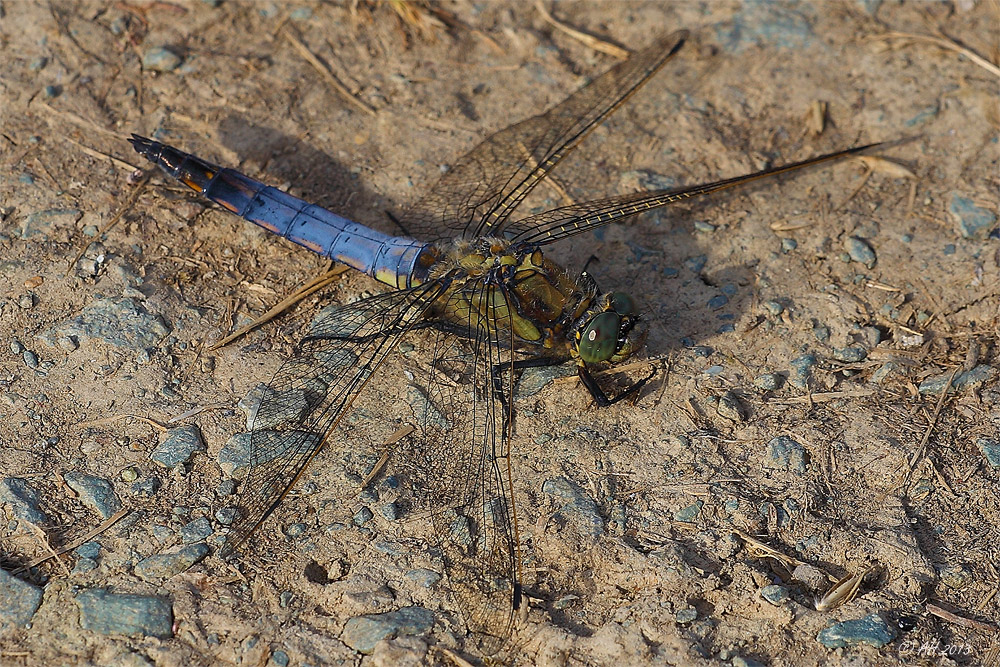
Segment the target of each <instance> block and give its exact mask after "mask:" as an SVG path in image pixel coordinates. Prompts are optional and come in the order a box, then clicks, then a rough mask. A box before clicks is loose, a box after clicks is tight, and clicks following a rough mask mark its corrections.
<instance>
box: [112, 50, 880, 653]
mask: <svg viewBox="0 0 1000 667" xmlns="http://www.w3.org/2000/svg"><path fill="white" fill-rule="evenodd" d="M687 37H688V33H687V31H683V30H681V31H677V32H674V33H671V34H669V35H665V36H661V37H659V38H658V39H656V40H655V41H654V42H653V43H651V44H650V45H649V46H648V47H646V48H644V49H642V50H639V51H636V52H635V53H633V54H632V55H631V56H630V57H629V58H628V59H627V60H625V61H623V62H621V63H619V64H617V65H616V66H614V67H612V68H611V69H609V70H608V71H606V72H605V73H603V74H602V75H600V76H599V77H597V78H596V79H594V80H592V81H591V82H590V83H589V84H587V85H585V86H584V87H582V88H581V89H579V90H578V91H576V92H575V93H573V94H571V95H570V96H569V97H567V98H566V99H564V100H563V101H562V102H560V103H559V104H557V105H555V106H554V107H552V108H551V109H549V110H548V111H546V112H545V113H542V114H540V115H537V116H534V117H532V118H529V119H527V120H524V121H522V122H519V123H516V124H514V125H511V126H510V127H507V128H506V129H504V130H501V131H499V132H497V133H496V134H493V135H492V136H490V137H488V138H487V139H485V140H484V141H483V142H482V143H480V144H479V145H477V146H476V147H475V148H473V149H472V150H471V151H470V152H469V153H467V154H466V155H465V156H463V157H462V158H460V159H459V160H457V161H456V162H455V163H454V165H453V166H452V167H451V169H450V170H449V171H448V172H446V173H445V174H444V175H442V176H441V177H440V180H439V181H438V182H437V183H436V185H434V186H433V187H432V188H431V189H430V190H429V191H428V192H427V193H426V194H425V195H424V196H423V197H421V198H419V199H418V200H417V201H416V202H415V203H414V204H413V205H412V207H410V209H409V210H408V211H406V212H405V213H404V214H403V215H402V216H400V217H399V222H400V226H401V227H402V228H403V229H404V230H405V232H406V234H405V235H404V236H390V235H387V234H383V233H381V232H378V231H376V230H374V229H371V228H368V227H366V226H363V225H360V224H358V223H355V222H352V221H350V220H348V219H346V218H344V217H341V216H340V215H338V214H336V213H333V212H331V211H328V210H326V209H324V208H321V207H319V206H316V205H314V204H310V203H308V202H307V201H304V200H302V199H299V198H297V197H294V196H292V195H290V194H288V193H286V192H284V191H281V190H279V189H276V188H274V187H271V186H268V185H265V184H264V183H262V182H260V181H258V180H256V179H253V178H250V177H249V176H246V175H244V174H241V173H239V172H238V171H235V170H233V169H229V168H222V167H219V166H216V165H214V164H211V163H210V162H207V161H205V160H202V159H200V158H198V157H195V156H193V155H190V154H188V153H184V152H182V151H180V150H178V149H176V148H173V147H171V146H168V145H165V144H163V143H160V142H158V141H154V140H151V139H147V138H145V137H142V136H139V135H132V138H131V140H130V141H131V143H132V146H133V147H134V148H135V150H136V151H138V152H139V153H140V154H141V155H143V156H144V157H146V158H147V159H148V160H150V161H152V162H153V163H155V164H156V165H158V166H159V167H160V168H162V170H163V171H165V172H166V173H167V174H168V175H170V176H171V177H173V178H175V179H177V180H179V181H180V182H181V183H183V184H184V185H185V186H187V187H188V188H190V189H191V190H193V191H195V192H197V193H199V194H200V195H202V196H203V197H206V198H207V199H209V200H211V201H213V202H215V203H217V204H219V205H221V206H222V207H223V208H225V209H227V210H229V211H231V212H232V213H235V214H236V215H238V216H240V217H242V218H244V219H246V220H248V221H250V222H253V223H255V224H257V225H259V226H261V227H263V228H265V229H267V230H269V231H271V232H273V233H275V234H278V235H280V236H282V237H284V238H286V239H288V240H290V241H293V242H294V243H297V244H299V245H301V246H304V247H305V248H308V249H309V250H312V251H314V252H316V253H319V254H320V255H322V256H324V257H328V258H330V259H333V260H336V261H337V262H341V263H343V264H346V265H347V266H349V267H352V268H354V269H356V270H358V271H361V272H363V273H365V274H367V275H368V276H371V277H372V278H374V279H375V280H377V281H379V282H381V283H384V284H385V285H386V286H388V287H389V288H390V289H388V290H386V291H385V292H383V293H379V294H376V295H374V296H371V297H368V298H364V299H361V300H359V301H356V302H354V303H350V304H347V305H338V306H333V307H331V308H328V309H326V310H324V312H323V314H322V316H320V317H317V319H316V320H314V322H313V323H312V326H311V329H310V331H309V333H308V334H307V335H305V336H304V337H303V338H302V340H301V341H300V342H299V343H298V345H297V347H296V349H295V352H294V353H293V356H292V357H291V358H289V359H288V360H286V361H285V362H284V363H283V365H282V366H281V367H280V369H279V370H278V371H277V373H276V374H275V376H274V377H273V378H272V379H271V381H270V382H269V383H268V384H267V385H266V386H267V389H266V391H265V392H264V394H263V397H262V398H261V401H260V405H259V408H258V409H257V411H256V414H255V416H254V418H253V426H252V429H251V435H250V454H249V466H248V469H249V472H248V474H247V476H246V479H245V480H244V481H243V482H242V484H241V489H240V493H239V496H238V500H237V502H236V505H237V507H236V509H237V518H236V519H235V520H234V521H233V523H232V524H231V526H230V529H229V532H228V534H227V536H226V541H225V543H224V545H223V547H222V549H221V550H220V555H221V556H222V557H228V556H229V555H231V554H232V553H233V552H234V551H235V550H236V549H237V548H238V547H240V546H241V545H242V544H243V543H244V542H245V541H246V540H247V539H248V538H249V537H250V536H251V535H253V534H254V532H255V531H256V530H257V528H258V527H259V526H260V525H261V524H262V523H263V522H264V521H265V520H266V519H267V518H268V516H269V515H271V513H272V512H274V510H275V509H276V508H277V507H278V506H279V505H280V504H281V502H282V499H283V498H284V497H285V496H286V495H287V494H288V493H289V491H290V490H291V489H292V487H293V486H294V485H295V483H296V480H298V479H299V477H300V476H301V475H302V473H303V471H304V470H305V469H306V467H307V466H308V465H309V463H310V462H311V461H312V460H313V459H314V458H315V457H316V455H317V454H318V453H319V452H320V450H321V449H323V448H324V446H325V445H326V444H328V443H332V442H337V444H336V448H338V450H339V451H341V452H344V451H347V449H348V448H349V447H351V446H353V445H352V444H350V443H349V442H338V439H340V436H338V426H339V425H342V424H343V422H344V419H345V415H347V414H348V413H349V412H350V411H351V409H352V405H353V404H354V402H355V400H356V399H357V398H358V396H359V394H360V393H361V391H362V389H364V388H365V387H366V385H368V384H369V383H370V382H371V381H372V378H374V377H376V374H377V373H378V372H379V370H380V367H382V366H383V364H385V363H386V361H387V360H388V359H390V357H391V355H392V352H393V350H394V349H396V348H397V346H398V345H399V343H400V341H401V340H402V339H404V337H406V336H408V335H414V332H417V331H427V332H429V337H430V339H431V340H432V341H433V342H432V343H431V346H430V348H429V349H430V359H431V360H432V361H431V363H430V367H429V368H428V369H427V379H426V380H425V381H424V385H425V386H423V387H422V390H423V393H424V395H425V397H426V399H427V406H428V407H427V408H426V410H425V415H424V416H423V417H422V419H418V420H417V421H418V422H419V423H418V424H417V425H416V428H417V430H416V433H415V434H414V435H413V436H412V441H413V442H412V445H411V446H410V447H408V448H406V452H405V454H403V456H405V458H406V463H407V466H406V467H407V469H408V470H410V471H411V475H412V479H411V483H412V484H415V485H416V487H415V488H418V489H419V493H415V494H414V496H419V498H417V499H416V500H415V501H414V503H415V504H414V509H415V510H418V512H417V514H419V513H421V512H426V514H427V515H429V517H430V520H431V522H432V524H433V527H434V533H435V535H436V536H437V539H438V542H439V543H438V545H437V548H438V550H439V551H438V552H437V553H439V554H440V557H441V562H442V563H443V568H444V570H445V573H446V575H447V581H448V583H449V589H450V591H451V593H452V594H453V595H454V598H455V601H456V603H457V606H458V607H459V609H460V611H461V614H462V616H463V618H464V621H465V625H466V629H467V630H468V634H469V636H470V638H471V639H472V640H473V641H474V643H475V646H476V648H477V649H478V650H479V651H480V652H481V653H483V654H485V655H490V654H494V653H496V652H498V651H499V650H500V649H501V648H502V647H503V646H504V645H505V644H506V643H507V642H508V641H509V639H510V636H511V633H512V629H513V627H514V625H515V619H516V617H517V616H518V615H519V614H520V613H521V612H523V611H524V610H525V605H526V594H525V592H524V588H523V586H524V576H523V573H522V567H521V562H522V548H523V547H522V540H521V536H520V534H519V528H518V515H517V506H516V503H515V502H514V498H515V496H514V487H515V479H516V475H515V470H514V466H513V461H512V458H511V447H512V442H513V439H514V416H515V415H514V390H515V377H516V376H518V374H519V373H521V372H522V371H523V370H524V369H525V368H529V367H532V366H535V367H537V366H544V365H550V364H561V363H566V362H573V363H575V364H576V369H577V372H578V375H579V378H580V380H581V381H582V384H583V386H584V387H585V388H586V389H587V391H589V393H590V395H591V396H592V397H593V399H594V401H595V402H596V404H597V405H598V406H601V407H606V406H610V405H613V404H615V403H618V402H619V401H621V400H623V399H626V398H629V397H636V396H638V395H639V393H640V392H641V390H642V388H643V386H644V385H645V384H646V382H647V381H648V380H649V379H650V377H651V376H647V377H643V378H640V379H639V380H637V381H635V382H633V383H632V384H631V385H630V386H628V387H626V388H624V389H621V390H619V391H618V393H617V395H611V393H613V392H606V391H605V389H604V388H602V383H601V382H600V381H599V376H598V375H597V371H599V370H602V369H607V368H613V367H614V366H615V365H616V364H619V362H621V361H623V360H625V359H627V358H629V357H631V356H632V355H634V354H636V353H637V352H638V351H639V350H640V349H641V348H642V347H643V344H644V341H645V334H646V332H647V327H646V324H645V322H644V321H643V320H642V313H641V309H640V307H639V306H638V302H637V301H636V300H635V299H634V298H633V297H632V296H630V295H629V294H627V293H625V292H622V291H602V290H601V289H599V287H598V285H597V282H596V280H595V279H594V277H593V276H592V275H590V274H589V273H587V271H586V270H585V269H584V270H583V271H581V272H579V273H577V274H575V275H574V274H572V273H571V272H570V271H569V270H567V269H566V268H564V267H563V266H561V265H559V264H557V263H556V262H554V261H553V260H552V259H550V258H549V257H547V256H546V254H545V253H546V249H547V248H548V246H550V245H551V244H554V243H557V242H559V241H562V240H564V239H567V238H570V237H573V236H577V235H579V234H583V233H586V232H590V231H592V230H594V229H597V228H599V227H602V226H604V225H609V224H612V223H615V222H620V221H623V220H625V219H627V218H630V217H632V216H635V215H636V214H639V213H642V212H644V211H651V210H654V209H658V208H661V207H664V206H667V205H669V204H673V203H676V202H682V201H685V200H690V199H692V198H694V197H701V196H704V195H708V194H710V193H714V192H718V191H720V190H724V189H727V188H732V187H735V186H739V185H743V184H746V183H749V182H751V181H755V180H757V179H761V178H764V177H768V176H773V175H776V174H780V173H784V172H789V171H792V170H796V169H801V168H803V167H807V166H810V165H815V164H818V163H821V162H826V161H830V160H834V159H837V158H842V157H845V156H847V155H851V154H854V153H858V152H860V151H863V150H867V149H869V148H871V147H872V146H875V145H877V144H871V145H868V146H860V147H856V148H850V149H847V150H841V151H837V152H834V153H829V154H826V155H821V156H819V157H814V158H811V159H807V160H803V161H800V162H795V163H792V164H787V165H785V166H780V167H776V168H771V169H767V170H764V171H759V172H756V173H751V174H747V175H743V176H737V177H734V178H727V179H724V180H718V181H715V182H712V183H706V184H701V185H693V186H687V187H681V188H676V189H669V190H654V191H645V192H637V193H632V194H625V195H620V196H615V197H610V198H604V199H598V200H594V201H588V202H584V203H574V204H568V205H564V206H559V207H557V208H554V209H551V210H548V211H544V212H541V213H537V214H532V215H527V216H525V217H517V216H515V212H516V211H517V209H518V206H519V205H520V204H521V203H522V202H523V201H524V199H525V198H526V197H527V196H528V195H529V194H530V193H531V192H532V191H533V190H534V189H535V188H536V187H537V186H538V185H539V183H541V182H542V181H544V180H545V179H546V177H547V176H549V174H550V172H551V171H552V170H553V168H555V167H556V166H557V165H558V164H559V163H560V162H561V161H562V160H563V159H565V158H566V156H567V155H568V154H570V153H571V152H572V151H573V150H574V149H575V148H576V147H577V145H578V144H579V143H580V142H581V141H582V140H583V139H584V138H585V137H586V136H587V135H588V133H590V132H591V131H592V130H593V129H594V128H595V127H597V126H598V125H599V124H601V123H602V122H603V121H604V120H605V119H607V118H608V116H609V115H610V114H612V113H613V112H614V111H615V110H616V109H618V108H619V107H620V106H621V105H622V104H623V103H624V102H625V101H626V100H627V99H628V98H629V97H630V96H631V95H632V94H633V93H635V92H636V90H638V89H639V88H640V87H641V86H642V85H643V84H645V83H646V82H647V81H648V80H649V79H650V77H652V76H653V75H654V74H655V73H656V72H657V71H658V70H660V69H661V68H662V67H663V65H664V64H665V63H666V62H667V61H669V60H670V59H671V58H672V57H673V56H675V54H677V52H678V51H679V50H680V49H681V47H682V46H683V45H684V43H685V40H686V39H687ZM348 440H349V438H348ZM331 447H333V445H331Z"/></svg>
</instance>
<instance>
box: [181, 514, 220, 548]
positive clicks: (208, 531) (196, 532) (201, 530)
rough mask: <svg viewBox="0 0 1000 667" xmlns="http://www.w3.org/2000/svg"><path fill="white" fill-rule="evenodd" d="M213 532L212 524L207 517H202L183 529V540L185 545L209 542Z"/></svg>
mask: <svg viewBox="0 0 1000 667" xmlns="http://www.w3.org/2000/svg"><path fill="white" fill-rule="evenodd" d="M213 532H214V531H213V530H212V524H211V522H209V520H208V519H206V518H205V517H200V518H198V519H195V520H194V521H192V522H190V523H187V524H185V525H184V526H183V527H182V528H181V540H182V541H183V542H184V544H194V543H195V542H201V541H202V540H207V539H208V538H209V537H211V536H212V533H213Z"/></svg>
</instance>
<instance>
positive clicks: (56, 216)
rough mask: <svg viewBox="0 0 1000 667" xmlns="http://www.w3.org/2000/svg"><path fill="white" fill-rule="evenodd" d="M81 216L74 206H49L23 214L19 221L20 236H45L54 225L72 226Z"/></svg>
mask: <svg viewBox="0 0 1000 667" xmlns="http://www.w3.org/2000/svg"><path fill="white" fill-rule="evenodd" d="M82 217H83V213H81V212H80V210H79V209H76V208H50V209H46V210H44V211H37V212H35V213H31V214H29V215H27V216H25V218H24V221H23V222H22V223H21V238H22V239H30V238H36V237H41V238H45V237H46V236H47V235H48V234H49V232H51V231H53V230H54V229H55V228H56V227H72V226H73V225H75V224H76V221H77V220H79V219H80V218H82Z"/></svg>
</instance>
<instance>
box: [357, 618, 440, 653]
mask: <svg viewBox="0 0 1000 667" xmlns="http://www.w3.org/2000/svg"><path fill="white" fill-rule="evenodd" d="M433 627H434V613H433V612H432V611H430V610H429V609H424V608H423V607H403V608H402V609H397V610H395V611H389V612H386V613H384V614H371V615H367V616H355V617H354V618H350V619H348V621H347V623H346V624H345V625H344V631H343V633H342V634H341V636H340V639H341V641H343V642H344V643H345V644H347V645H348V646H350V647H351V648H352V649H354V650H355V651H358V652H360V653H364V654H371V653H372V651H374V650H375V644H377V643H378V642H379V641H381V640H383V639H393V638H395V637H398V636H400V635H423V634H426V633H428V632H430V630H431V628H433Z"/></svg>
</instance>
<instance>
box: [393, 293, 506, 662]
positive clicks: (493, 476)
mask: <svg viewBox="0 0 1000 667" xmlns="http://www.w3.org/2000/svg"><path fill="white" fill-rule="evenodd" d="M507 304H508V301H507V299H506V298H505V296H504V293H503V292H502V290H501V288H500V287H498V286H495V285H487V284H484V283H483V282H481V281H480V282H470V283H469V284H466V285H463V286H462V287H461V288H460V289H457V290H455V291H454V292H452V293H451V295H450V298H449V300H448V303H447V305H446V309H447V311H448V312H449V313H451V315H452V316H453V317H449V319H450V320H453V318H459V317H460V318H461V319H462V322H463V324H462V326H461V327H459V329H461V331H458V332H459V333H461V334H462V335H454V333H455V332H456V331H457V330H454V331H448V332H444V331H442V332H439V333H438V334H437V338H436V343H435V345H434V349H433V355H434V356H433V360H434V361H433V366H432V367H431V369H430V377H429V379H428V381H427V382H426V384H425V398H426V409H425V411H424V415H423V419H422V420H421V423H420V435H419V436H418V437H414V438H413V441H412V449H411V450H410V451H407V452H402V456H401V457H400V459H401V461H402V462H403V465H405V466H406V467H407V469H406V470H400V474H401V475H402V476H404V477H405V478H407V482H408V485H409V486H411V487H412V488H413V489H415V490H419V491H418V492H417V493H416V494H415V498H414V500H413V502H414V505H415V507H414V509H415V510H416V511H417V512H426V513H428V514H429V515H430V517H431V519H432V521H433V524H434V528H435V532H436V534H437V537H438V547H439V548H440V551H441V556H442V558H443V561H444V565H445V571H446V574H447V577H448V581H449V586H450V589H451V592H452V593H453V595H454V597H455V599H456V602H457V603H458V605H459V607H460V608H461V611H462V614H463V616H464V618H465V622H466V625H467V626H468V630H469V632H470V634H471V636H472V637H473V638H474V641H475V642H476V645H477V648H478V650H479V651H481V652H482V653H484V654H486V655H492V654H494V653H496V652H497V651H499V650H500V648H501V647H502V646H503V645H504V644H505V643H506V642H507V640H508V639H509V637H510V634H511V630H512V624H513V618H514V612H515V610H516V609H518V608H519V607H520V605H521V604H522V601H521V574H520V552H519V548H518V537H517V518H516V511H515V504H514V499H513V495H512V486H511V468H510V448H509V446H510V439H509V428H510V424H511V412H510V405H511V403H510V389H511V385H510V378H511V375H510V370H511V362H512V354H511V350H512V343H513V340H512V338H511V334H510V326H509V316H508V315H507V313H508V311H507V310H506V308H507ZM470 305H471V306H472V307H471V308H470Z"/></svg>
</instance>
